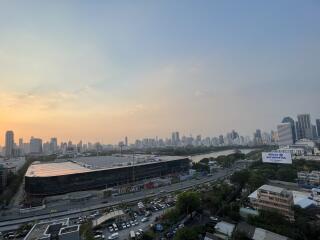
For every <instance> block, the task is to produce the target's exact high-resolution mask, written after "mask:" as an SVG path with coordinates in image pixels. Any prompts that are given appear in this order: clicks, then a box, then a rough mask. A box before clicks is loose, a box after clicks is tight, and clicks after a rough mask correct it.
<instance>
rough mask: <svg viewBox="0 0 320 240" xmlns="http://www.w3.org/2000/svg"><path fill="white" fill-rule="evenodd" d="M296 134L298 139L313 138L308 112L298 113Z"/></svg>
mask: <svg viewBox="0 0 320 240" xmlns="http://www.w3.org/2000/svg"><path fill="white" fill-rule="evenodd" d="M297 133H298V134H297V135H298V137H299V139H302V138H307V139H313V133H312V125H311V118H310V114H299V115H298V122H297Z"/></svg>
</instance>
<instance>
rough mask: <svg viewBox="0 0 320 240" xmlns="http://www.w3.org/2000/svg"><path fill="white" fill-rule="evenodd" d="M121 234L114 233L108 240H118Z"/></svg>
mask: <svg viewBox="0 0 320 240" xmlns="http://www.w3.org/2000/svg"><path fill="white" fill-rule="evenodd" d="M118 238H119V233H113V234H111V235H110V236H109V237H108V240H113V239H118Z"/></svg>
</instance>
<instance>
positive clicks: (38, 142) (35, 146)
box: [30, 137, 42, 154]
mask: <svg viewBox="0 0 320 240" xmlns="http://www.w3.org/2000/svg"><path fill="white" fill-rule="evenodd" d="M30 153H34V154H39V153H42V139H40V138H34V137H31V139H30Z"/></svg>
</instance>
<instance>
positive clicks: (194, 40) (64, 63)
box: [0, 0, 320, 146]
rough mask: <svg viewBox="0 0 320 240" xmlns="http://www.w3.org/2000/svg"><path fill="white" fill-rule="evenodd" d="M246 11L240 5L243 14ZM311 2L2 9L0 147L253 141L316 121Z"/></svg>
mask: <svg viewBox="0 0 320 240" xmlns="http://www.w3.org/2000/svg"><path fill="white" fill-rule="evenodd" d="M244 2H246V4H244ZM319 11H320V2H319V1H295V0H284V1H276V0H271V1H265V2H260V1H259V2H258V1H248V2H247V1H239V2H236V1H234V2H232V3H231V2H227V1H201V2H199V1H186V2H184V3H183V4H182V3H181V2H179V1H176V2H173V1H138V2H134V3H133V2H131V1H121V2H118V1H94V2H92V1H90V3H89V2H87V1H67V2H66V1H60V2H59V3H56V2H55V1H52V2H48V1H28V2H21V1H19V2H18V1H5V2H2V3H1V8H0V32H1V35H0V136H1V137H0V145H2V146H3V145H4V144H5V143H4V141H5V138H4V136H5V132H6V131H7V130H13V131H14V134H15V136H16V137H15V138H16V139H15V140H16V142H17V140H18V138H23V139H24V140H27V141H29V140H30V137H31V136H35V137H38V138H42V139H44V140H49V139H50V138H51V137H53V136H54V137H57V138H58V141H68V140H69V139H71V140H73V141H74V142H77V141H79V140H84V141H92V142H96V141H99V142H101V143H118V141H119V140H122V141H123V140H124V137H125V136H128V139H129V142H132V141H134V140H135V139H137V138H144V137H155V136H158V137H161V138H164V137H168V136H170V134H171V132H172V131H179V132H180V133H181V134H185V135H187V136H188V135H189V134H193V136H196V135H197V134H201V135H203V136H218V135H219V134H225V133H226V132H230V131H231V130H232V129H235V130H237V131H238V132H239V133H240V134H241V135H248V136H252V134H253V132H254V131H255V130H256V129H262V130H263V131H268V132H269V131H270V130H272V129H273V130H276V129H277V124H279V123H280V122H281V120H282V119H283V117H284V116H291V117H293V118H296V116H297V114H299V113H310V114H311V116H312V122H315V119H316V118H320V111H319V102H320V94H319V90H320V67H319V63H320V59H319V58H320V28H319V22H320V14H319Z"/></svg>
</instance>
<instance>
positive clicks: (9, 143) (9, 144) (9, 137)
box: [5, 131, 14, 157]
mask: <svg viewBox="0 0 320 240" xmlns="http://www.w3.org/2000/svg"><path fill="white" fill-rule="evenodd" d="M5 142H6V146H5V147H6V151H5V155H6V157H13V154H14V149H13V148H14V133H13V131H7V132H6V141H5Z"/></svg>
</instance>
